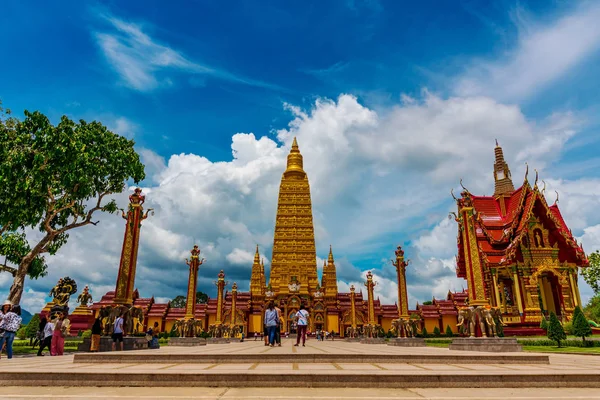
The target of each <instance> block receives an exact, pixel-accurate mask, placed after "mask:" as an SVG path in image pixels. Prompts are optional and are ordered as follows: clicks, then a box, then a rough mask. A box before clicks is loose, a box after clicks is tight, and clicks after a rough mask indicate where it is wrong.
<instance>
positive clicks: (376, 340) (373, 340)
mask: <svg viewBox="0 0 600 400" xmlns="http://www.w3.org/2000/svg"><path fill="white" fill-rule="evenodd" d="M360 342H361V343H362V344H385V338H363V339H361V340H360Z"/></svg>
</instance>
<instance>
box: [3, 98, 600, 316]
mask: <svg viewBox="0 0 600 400" xmlns="http://www.w3.org/2000/svg"><path fill="white" fill-rule="evenodd" d="M288 108H289V109H290V110H291V112H292V115H293V117H292V120H291V122H290V124H289V125H288V127H287V128H285V129H280V130H279V131H277V137H278V139H279V140H280V141H281V142H282V143H281V142H276V141H274V140H273V139H270V138H268V137H266V136H263V137H260V138H257V137H256V136H255V135H254V134H252V133H237V134H235V135H233V137H232V145H231V147H232V154H233V158H232V160H231V161H228V162H212V161H210V160H209V159H208V158H206V157H204V156H203V155H196V154H177V155H172V156H171V157H170V158H169V159H168V160H167V161H166V162H165V161H164V160H162V158H160V157H159V156H157V155H156V154H154V153H153V152H151V151H146V150H143V151H142V157H143V158H144V160H145V161H146V162H147V163H148V164H149V166H150V167H151V168H149V171H152V172H151V174H152V176H149V181H151V182H150V183H148V184H147V185H148V187H147V188H145V189H144V191H145V192H146V194H147V198H146V203H145V205H144V206H145V207H147V208H150V207H151V208H154V209H155V212H156V214H155V215H154V216H151V217H149V218H148V219H147V220H145V221H144V222H143V226H142V232H141V237H140V251H139V261H138V273H137V280H136V284H137V286H138V287H139V288H140V290H141V293H142V295H143V296H146V297H149V296H152V295H154V296H157V297H174V296H176V295H178V294H182V293H183V292H185V287H186V285H187V267H186V265H185V263H184V258H185V257H186V256H188V255H189V251H190V249H191V248H192V246H193V245H194V244H198V245H199V246H200V248H201V250H202V256H203V257H205V258H206V259H207V261H206V263H205V264H203V266H202V268H201V270H200V273H199V290H202V291H205V292H208V293H209V294H211V295H214V294H213V292H214V285H213V281H214V279H215V277H216V275H217V273H218V271H219V270H220V269H224V270H225V272H226V274H227V279H229V280H231V281H234V280H235V281H236V282H237V283H238V285H239V287H240V290H247V288H248V285H249V279H250V273H251V265H252V259H253V255H254V249H255V246H256V244H259V247H260V252H261V256H263V257H264V258H265V260H268V259H269V258H270V255H271V254H270V252H271V246H272V243H273V227H274V222H275V214H276V202H277V194H278V189H279V182H280V179H281V174H282V172H283V171H284V169H285V165H286V164H285V163H286V156H287V154H288V151H289V147H290V145H291V141H292V138H293V137H294V136H296V137H297V139H298V142H299V145H300V150H301V152H302V154H303V156H304V167H305V170H306V171H307V173H308V175H309V179H310V184H311V191H312V200H313V208H314V220H315V226H316V243H317V256H318V260H319V261H321V262H322V259H323V258H326V257H327V253H328V251H329V244H331V245H333V251H334V256H335V259H336V266H337V268H338V279H339V280H340V281H341V282H340V290H344V288H346V286H347V284H348V283H350V282H355V283H356V282H358V283H360V280H361V279H364V276H363V275H364V270H366V269H371V270H372V271H373V273H374V274H375V275H376V276H377V279H378V280H379V282H380V286H379V287H378V288H377V295H378V296H380V298H381V299H382V301H384V302H387V303H391V304H393V303H394V302H395V301H396V300H395V297H396V289H395V288H394V285H395V280H396V278H395V271H394V268H393V266H391V264H390V263H389V258H391V256H392V255H393V251H394V249H395V247H396V245H397V244H398V243H397V242H399V243H403V242H404V243H406V242H409V243H413V245H412V246H405V248H406V251H407V258H410V259H411V260H412V262H411V264H410V266H409V268H408V270H407V277H408V282H409V292H410V295H411V298H410V304H411V307H412V306H414V303H415V302H416V300H419V301H423V300H429V299H431V297H432V295H434V296H436V297H438V298H439V297H444V296H445V294H446V293H447V291H448V290H449V289H451V290H461V289H462V287H464V281H462V280H460V279H457V278H456V277H455V272H454V259H453V257H454V255H455V252H456V236H455V231H454V230H455V227H454V226H453V223H452V221H448V220H447V210H449V209H450V208H451V207H452V200H451V198H450V195H449V189H450V188H451V187H453V186H456V185H457V183H458V181H459V180H460V178H463V177H464V178H465V179H464V182H465V184H466V185H468V187H469V189H470V190H471V191H472V192H474V193H481V194H484V193H487V194H491V192H492V188H493V178H492V164H493V149H494V139H495V138H498V139H499V140H500V142H501V144H502V145H503V147H504V150H505V156H506V158H507V160H508V162H509V164H510V165H511V168H512V169H513V177H514V179H515V184H516V185H518V184H520V181H519V180H520V179H522V178H520V176H521V177H522V173H523V169H524V165H522V164H517V163H516V161H515V160H516V158H517V157H518V154H519V151H521V150H523V149H524V148H526V147H527V146H528V145H529V144H531V143H536V142H538V141H539V140H540V139H543V138H546V137H548V136H558V137H561V136H562V135H564V132H566V131H569V132H570V131H573V130H576V127H574V126H572V125H575V122H573V124H569V123H568V121H572V119H571V117H570V116H569V115H567V116H565V118H558V119H557V117H556V116H551V117H550V118H548V119H547V120H544V121H541V122H537V123H536V122H532V121H528V120H527V118H525V116H524V115H523V114H522V112H521V111H520V110H519V108H518V107H515V106H506V105H503V104H499V103H497V102H495V101H493V100H492V99H489V98H484V97H474V98H448V99H443V98H440V97H438V96H436V95H434V94H431V93H427V92H424V94H423V98H420V99H412V100H411V101H403V102H402V103H400V104H398V105H396V106H395V107H392V108H390V109H387V110H384V111H378V112H376V111H374V110H371V109H369V108H367V107H365V106H364V105H361V104H360V103H359V102H358V101H357V99H356V98H354V97H353V96H349V95H341V96H340V97H339V98H338V99H337V100H336V101H330V100H324V99H321V100H319V101H317V102H316V104H315V105H314V107H313V108H312V109H310V110H301V109H299V108H296V107H292V106H288ZM565 121H567V123H565ZM560 143H564V142H561V141H559V142H558V145H556V146H550V147H544V149H548V150H547V151H551V152H552V156H555V154H556V153H559V152H560V147H561V144H560ZM550 149H551V150H550ZM544 151H546V150H540V151H537V152H533V153H530V155H529V157H530V158H529V159H528V161H529V164H530V165H531V166H536V165H541V166H544V165H546V164H547V163H548V162H551V160H552V158H549V157H550V154H548V153H545V152H544ZM548 160H550V161H548ZM542 178H547V179H546V182H548V183H549V185H550V184H551V183H552V182H553V181H552V180H551V179H550V177H544V175H542ZM557 182H560V185H561V186H560V189H559V191H560V190H563V191H564V192H565V195H564V196H562V193H561V208H562V207H563V206H564V212H565V218H567V223H569V224H570V225H572V226H573V227H574V229H581V230H582V231H581V232H583V229H585V228H588V227H590V226H592V225H594V224H599V223H600V221H597V220H595V219H593V218H591V219H590V217H586V216H585V215H583V212H584V211H585V210H591V209H590V204H591V205H592V207H595V203H594V201H597V198H598V196H597V194H596V192H590V190H591V189H589V188H588V189H586V187H587V185H586V182H581V181H574V182H564V181H558V180H557ZM587 183H588V184H589V183H590V182H587ZM552 184H553V183H552ZM557 187H558V186H557ZM593 187H594V189H593V190H595V188H596V187H600V186H598V185H597V183H596V184H595V186H593ZM549 190H550V189H548V191H549ZM127 195H128V193H123V194H119V195H117V196H115V197H116V199H117V201H118V204H119V205H120V206H121V207H125V206H126V204H127ZM567 197H568V198H569V200H567V199H566V198H567ZM563 202H564V203H563ZM570 202H573V203H572V205H570ZM578 202H580V203H578ZM590 202H591V203H590ZM578 210H579V211H580V212H581V213H582V214H578ZM100 221H101V223H100V224H99V225H98V226H95V227H94V226H91V227H85V228H82V229H80V230H78V231H77V232H76V233H74V234H73V235H72V237H71V238H70V240H69V243H68V244H67V245H66V246H65V247H64V248H63V249H61V251H60V252H59V253H58V254H57V255H56V256H54V257H50V258H49V262H50V264H51V270H50V274H49V276H48V277H47V278H43V279H40V280H39V281H34V282H28V287H30V288H31V289H32V290H35V291H42V292H45V291H46V290H47V289H48V288H50V287H51V286H52V285H53V284H54V283H55V282H56V280H57V279H58V278H59V277H60V276H64V275H70V276H71V277H73V278H75V279H76V280H77V281H78V282H80V283H81V284H86V283H89V284H90V287H91V288H92V293H93V295H94V296H95V297H96V298H97V299H98V298H99V296H101V295H102V294H103V293H104V292H105V291H107V290H109V289H111V288H112V287H114V282H115V279H116V274H117V269H118V262H119V257H120V251H121V243H122V237H123V230H124V223H125V222H124V221H123V220H122V219H121V218H120V216H113V215H103V216H101V217H100ZM594 221H595V222H594ZM436 223H437V224H436ZM432 225H433V226H434V227H433V228H432ZM436 225H437V226H436ZM586 233H587V231H586ZM590 237H591V233H590ZM382 249H383V250H382ZM366 254H376V257H375V258H374V259H375V260H377V261H376V262H374V263H371V264H369V265H367V264H366V263H365V255H366ZM382 259H383V261H381V260H382ZM350 260H351V261H350ZM386 260H387V261H386ZM359 266H360V267H359ZM319 267H320V263H319ZM361 270H362V271H361ZM357 287H358V286H357ZM360 287H362V286H360ZM0 294H1V293H0Z"/></svg>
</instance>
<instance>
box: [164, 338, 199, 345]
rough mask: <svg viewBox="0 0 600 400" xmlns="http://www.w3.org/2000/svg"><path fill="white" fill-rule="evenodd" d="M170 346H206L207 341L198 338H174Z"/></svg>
mask: <svg viewBox="0 0 600 400" xmlns="http://www.w3.org/2000/svg"><path fill="white" fill-rule="evenodd" d="M169 346H186V347H191V346H206V339H204V338H198V337H172V338H170V339H169Z"/></svg>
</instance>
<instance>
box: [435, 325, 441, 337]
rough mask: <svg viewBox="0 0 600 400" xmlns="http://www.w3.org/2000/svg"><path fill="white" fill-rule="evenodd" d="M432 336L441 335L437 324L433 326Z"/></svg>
mask: <svg viewBox="0 0 600 400" xmlns="http://www.w3.org/2000/svg"><path fill="white" fill-rule="evenodd" d="M433 336H434V337H440V336H441V332H440V328H438V327H437V326H436V327H435V328H433Z"/></svg>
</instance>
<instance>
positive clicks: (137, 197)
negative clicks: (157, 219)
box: [114, 188, 152, 305]
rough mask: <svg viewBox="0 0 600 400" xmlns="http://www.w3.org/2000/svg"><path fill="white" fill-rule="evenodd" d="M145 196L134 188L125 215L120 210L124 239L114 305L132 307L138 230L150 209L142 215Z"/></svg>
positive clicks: (138, 239)
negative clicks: (124, 220) (123, 224)
mask: <svg viewBox="0 0 600 400" xmlns="http://www.w3.org/2000/svg"><path fill="white" fill-rule="evenodd" d="M144 201H145V196H144V195H143V194H142V189H140V188H136V189H135V191H134V192H133V194H132V195H131V196H129V208H128V210H127V214H125V211H124V210H121V215H122V217H123V219H126V220H127V224H126V225H125V237H124V239H123V249H122V251H121V261H120V263H119V274H118V276H117V284H116V286H115V298H114V303H115V304H118V305H132V304H133V291H134V289H135V268H136V266H137V253H138V245H139V241H140V228H141V227H142V221H143V220H145V219H146V218H148V213H149V212H150V211H152V209H151V208H149V209H148V211H146V214H144V213H143V212H144V207H142V204H144Z"/></svg>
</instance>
